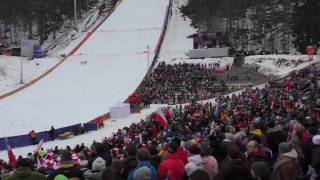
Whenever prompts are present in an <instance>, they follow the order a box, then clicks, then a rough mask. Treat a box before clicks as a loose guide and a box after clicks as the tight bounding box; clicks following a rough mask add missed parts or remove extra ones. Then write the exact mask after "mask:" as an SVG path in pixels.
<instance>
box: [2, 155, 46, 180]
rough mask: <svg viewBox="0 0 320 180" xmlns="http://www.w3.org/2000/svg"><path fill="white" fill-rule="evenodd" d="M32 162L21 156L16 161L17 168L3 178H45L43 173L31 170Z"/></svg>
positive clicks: (5, 179)
mask: <svg viewBox="0 0 320 180" xmlns="http://www.w3.org/2000/svg"><path fill="white" fill-rule="evenodd" d="M32 165H33V164H32V162H31V161H30V160H29V159H27V158H21V159H19V160H18V162H17V170H16V171H15V172H14V173H13V174H12V175H10V176H8V177H6V178H4V180H45V179H46V177H45V176H44V175H43V174H40V173H38V172H34V171H32V170H31V168H30V167H32Z"/></svg>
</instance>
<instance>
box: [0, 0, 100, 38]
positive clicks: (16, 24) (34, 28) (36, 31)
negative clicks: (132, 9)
mask: <svg viewBox="0 0 320 180" xmlns="http://www.w3.org/2000/svg"><path fill="white" fill-rule="evenodd" d="M98 1H99V0H77V9H78V12H77V14H78V18H79V19H81V18H82V17H83V16H84V14H85V13H86V12H88V11H89V10H90V9H92V8H94V7H95V6H96V4H97V3H98ZM73 9H74V8H73V0H9V1H8V0H0V43H1V41H3V42H9V43H13V44H18V43H19V40H21V39H38V40H40V42H41V43H43V42H44V41H45V40H46V39H47V38H48V36H49V35H50V34H53V39H55V36H56V34H57V32H58V31H59V30H60V28H61V27H62V25H63V24H66V23H68V22H70V24H71V22H72V21H73V16H74V15H73V14H74V10H73Z"/></svg>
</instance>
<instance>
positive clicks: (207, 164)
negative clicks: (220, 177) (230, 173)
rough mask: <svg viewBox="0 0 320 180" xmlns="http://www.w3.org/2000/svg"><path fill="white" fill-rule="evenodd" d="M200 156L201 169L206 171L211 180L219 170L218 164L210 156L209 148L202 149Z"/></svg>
mask: <svg viewBox="0 0 320 180" xmlns="http://www.w3.org/2000/svg"><path fill="white" fill-rule="evenodd" d="M201 158H202V168H203V170H204V171H206V172H207V173H208V175H209V176H210V180H213V179H214V177H215V176H216V175H217V174H218V172H219V166H218V162H217V160H216V158H214V157H213V156H210V154H209V149H203V150H202V152H201Z"/></svg>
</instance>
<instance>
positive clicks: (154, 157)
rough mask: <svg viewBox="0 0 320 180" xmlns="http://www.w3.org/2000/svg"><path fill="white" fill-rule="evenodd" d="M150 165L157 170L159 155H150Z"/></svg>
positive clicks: (159, 161) (159, 160)
mask: <svg viewBox="0 0 320 180" xmlns="http://www.w3.org/2000/svg"><path fill="white" fill-rule="evenodd" d="M150 163H151V164H152V165H153V166H154V168H156V169H158V167H159V165H160V163H161V157H160V156H159V155H150Z"/></svg>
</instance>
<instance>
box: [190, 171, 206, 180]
mask: <svg viewBox="0 0 320 180" xmlns="http://www.w3.org/2000/svg"><path fill="white" fill-rule="evenodd" d="M189 178H190V180H198V179H201V180H210V176H209V174H208V173H207V172H206V171H204V170H202V169H197V170H196V171H194V172H193V173H192V174H191V175H190V177H189Z"/></svg>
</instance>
